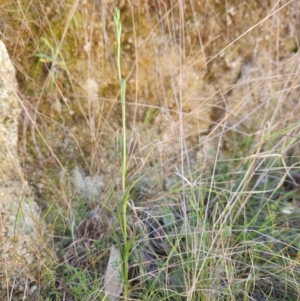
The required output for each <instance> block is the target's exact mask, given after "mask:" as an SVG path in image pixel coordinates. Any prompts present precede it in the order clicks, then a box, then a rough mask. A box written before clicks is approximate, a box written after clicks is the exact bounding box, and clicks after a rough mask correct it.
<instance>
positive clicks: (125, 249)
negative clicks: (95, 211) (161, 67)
mask: <svg viewBox="0 0 300 301" xmlns="http://www.w3.org/2000/svg"><path fill="white" fill-rule="evenodd" d="M113 19H114V24H115V28H116V50H115V55H116V65H117V72H118V80H119V84H120V97H121V106H122V138H121V172H122V204H121V209H120V210H119V214H118V218H119V221H120V224H121V231H122V236H123V237H122V238H123V241H124V242H123V245H122V243H121V241H120V240H119V238H118V237H117V235H116V239H117V243H118V247H119V250H120V253H121V257H122V268H121V277H122V280H123V284H124V288H123V297H124V299H125V300H127V299H128V288H129V284H128V260H129V252H130V246H131V243H130V241H129V240H128V233H127V202H128V197H129V192H130V189H127V188H126V114H125V113H126V81H125V79H123V78H122V74H121V57H120V52H121V33H122V23H121V20H120V11H119V10H118V9H117V8H116V9H115V12H114V16H113Z"/></svg>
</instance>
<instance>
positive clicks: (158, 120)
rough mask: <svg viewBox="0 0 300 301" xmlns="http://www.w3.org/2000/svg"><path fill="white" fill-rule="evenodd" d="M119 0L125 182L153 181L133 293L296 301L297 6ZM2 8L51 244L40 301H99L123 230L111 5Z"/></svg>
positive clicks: (143, 188) (134, 213)
mask: <svg viewBox="0 0 300 301" xmlns="http://www.w3.org/2000/svg"><path fill="white" fill-rule="evenodd" d="M120 2H122V3H121V4H120V9H121V19H122V23H123V35H122V53H121V57H122V72H123V74H122V75H123V77H124V78H126V81H127V93H126V103H127V106H126V113H127V116H126V123H127V124H126V126H127V135H128V136H127V137H128V138H127V157H128V162H127V167H128V171H127V184H128V186H130V184H131V183H133V182H134V181H135V180H136V179H137V178H139V177H140V176H141V175H143V176H144V177H143V179H142V180H140V181H139V182H138V183H137V184H136V185H135V187H134V188H133V190H132V192H131V196H130V204H131V206H130V208H129V210H128V214H129V216H130V217H129V220H128V231H129V233H130V234H131V238H132V239H133V242H134V243H133V247H132V254H131V259H130V264H131V268H132V270H130V272H132V275H131V277H132V287H131V294H132V298H136V299H138V300H140V299H142V300H298V299H299V298H300V297H299V296H298V291H299V283H300V280H299V243H298V241H299V223H298V222H297V214H298V213H299V208H298V205H297V201H298V196H297V189H295V187H293V188H292V189H285V187H286V186H283V187H282V186H281V185H282V184H283V183H284V181H285V179H288V178H289V174H290V173H291V171H293V172H296V173H297V170H298V168H299V167H298V161H299V156H298V153H299V146H298V139H299V134H298V133H299V123H298V115H299V101H298V90H299V87H298V81H299V68H298V61H299V56H298V52H297V50H298V42H299V36H298V33H297V32H298V20H299V14H300V7H299V3H298V1H296V0H294V1H268V3H267V2H266V3H262V1H254V0H252V1H247V4H245V3H244V2H242V1H223V0H221V1H211V0H209V1H198V2H197V1H155V0H153V1H150V0H149V1H144V2H143V1H136V2H134V1H132V2H130V1H120ZM0 8H1V13H0V16H1V23H0V34H1V39H2V40H3V41H4V42H5V43H6V45H7V47H8V49H9V52H10V55H11V57H12V59H13V61H14V64H15V67H16V69H17V71H18V81H19V86H20V93H21V94H22V98H21V99H22V104H21V106H22V108H23V117H22V120H21V122H20V133H19V134H20V135H19V140H20V157H21V159H22V161H23V169H24V173H25V175H26V177H27V178H28V181H29V184H30V185H31V186H32V187H33V189H34V194H35V198H36V201H37V202H38V203H39V205H40V207H41V208H42V210H43V213H44V221H45V222H46V223H47V225H48V228H49V230H50V232H51V234H52V235H53V240H52V245H49V254H52V255H50V258H51V261H52V263H51V265H50V263H49V260H48V259H47V260H46V261H44V262H45V263H44V270H45V273H44V275H43V277H42V278H41V283H43V285H42V287H44V288H45V291H42V292H41V297H40V298H41V300H45V299H46V296H48V300H96V299H101V298H103V296H104V291H103V277H104V271H105V267H106V262H107V259H108V256H109V255H108V253H109V247H110V246H111V245H112V244H115V239H114V236H118V235H119V232H120V230H119V226H118V218H117V215H118V214H117V213H118V212H117V207H118V206H117V204H118V202H119V201H121V186H120V185H121V182H120V181H121V165H120V133H121V130H122V128H121V107H120V102H119V99H120V95H119V83H118V80H117V70H116V66H115V60H114V47H115V32H114V27H113V20H112V15H113V9H114V3H113V1H91V2H89V1H83V2H80V1H71V0H67V1H53V2H52V3H50V4H49V3H48V2H47V1H42V0H37V1H34V2H33V1H22V2H21V1H15V2H14V3H11V1H6V3H5V2H4V3H2V4H1V5H0ZM76 171H77V173H76ZM74 173H76V174H77V178H76V177H75V176H74ZM91 191H92V192H91ZM287 194H288V196H286V195H287ZM290 194H294V196H292V197H290ZM287 199H289V200H291V199H292V204H293V205H295V206H294V208H295V210H294V212H293V213H292V214H291V215H286V214H284V213H282V208H284V207H286V206H287ZM170 207H171V208H172V210H171V212H170ZM149 220H150V222H149V223H148V222H147V221H149ZM168 223H169V225H168V226H166V224H168ZM153 224H154V225H153ZM162 242H164V243H165V244H166V245H164V246H162V245H161V243H162ZM157 244H158V246H157ZM165 248H166V249H167V251H161V250H164V249H165ZM159 253H162V254H159ZM141 262H143V263H144V264H143V265H142V264H140V263H141ZM136 266H137V267H138V269H136V268H135V267H136Z"/></svg>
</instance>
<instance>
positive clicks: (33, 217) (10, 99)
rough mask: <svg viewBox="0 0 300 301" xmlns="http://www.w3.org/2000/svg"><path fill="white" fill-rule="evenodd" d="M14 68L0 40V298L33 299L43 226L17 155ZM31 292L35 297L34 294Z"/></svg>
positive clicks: (17, 107) (16, 95) (17, 114)
mask: <svg viewBox="0 0 300 301" xmlns="http://www.w3.org/2000/svg"><path fill="white" fill-rule="evenodd" d="M17 88H18V87H17V81H16V77H15V69H14V66H13V64H12V62H11V61H10V58H9V56H8V53H7V50H6V47H5V45H4V44H3V42H2V41H0V213H1V216H0V234H1V236H0V299H1V300H35V298H36V293H34V294H33V293H32V292H33V291H34V292H36V291H38V290H37V289H34V290H33V289H32V288H34V287H36V284H37V282H36V280H37V278H36V276H37V273H38V270H39V266H40V264H39V262H40V256H41V248H42V246H43V245H44V236H43V226H42V223H41V221H40V219H39V208H38V205H37V204H36V203H35V202H34V201H33V199H32V197H30V190H29V188H28V186H27V183H26V181H25V178H24V177H23V174H22V170H21V166H20V162H19V158H18V152H17V147H18V120H19V115H20V112H21V109H20V105H19V97H18V94H17ZM33 296H34V297H33Z"/></svg>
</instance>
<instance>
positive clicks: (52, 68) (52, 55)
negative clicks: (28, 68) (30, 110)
mask: <svg viewBox="0 0 300 301" xmlns="http://www.w3.org/2000/svg"><path fill="white" fill-rule="evenodd" d="M41 40H42V43H43V44H44V50H42V51H41V52H37V53H35V55H34V56H35V57H36V58H38V64H37V67H36V69H35V72H34V76H33V78H36V76H37V74H38V72H39V70H40V69H41V67H42V66H44V68H47V69H48V71H49V75H50V88H52V87H53V86H54V83H55V79H56V77H57V72H58V70H59V69H65V64H64V62H63V60H61V59H59V58H58V53H57V50H56V49H55V48H54V47H53V46H52V45H51V43H50V42H49V40H48V39H46V38H41Z"/></svg>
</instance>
